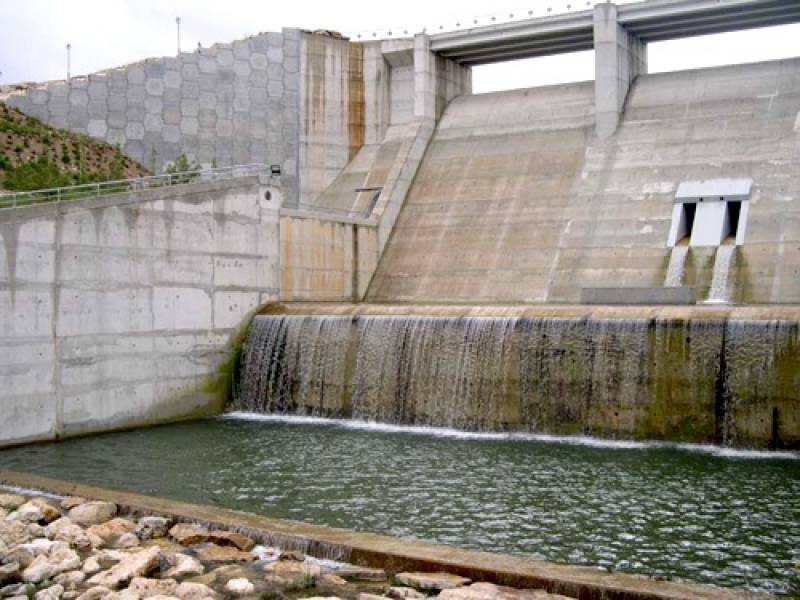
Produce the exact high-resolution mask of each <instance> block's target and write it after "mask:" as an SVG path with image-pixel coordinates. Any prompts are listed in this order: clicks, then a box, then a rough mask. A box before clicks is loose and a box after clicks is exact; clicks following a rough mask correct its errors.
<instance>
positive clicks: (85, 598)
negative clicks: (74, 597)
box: [78, 585, 111, 600]
mask: <svg viewBox="0 0 800 600" xmlns="http://www.w3.org/2000/svg"><path fill="white" fill-rule="evenodd" d="M110 595H111V590H110V589H108V588H107V587H103V586H100V585H96V586H94V587H92V588H89V589H88V590H86V591H85V592H84V593H82V594H81V595H80V596H78V600H103V599H104V598H107V597H109V596H110Z"/></svg>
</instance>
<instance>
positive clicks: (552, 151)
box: [367, 59, 800, 304]
mask: <svg viewBox="0 0 800 600" xmlns="http://www.w3.org/2000/svg"><path fill="white" fill-rule="evenodd" d="M798 90H800V59H791V60H784V61H774V62H769V63H760V64H753V65H738V66H735V67H722V68H713V69H702V70H696V71H683V72H677V73H662V74H656V75H640V76H639V77H638V78H637V79H636V81H635V82H634V84H633V86H632V88H631V92H630V95H629V97H628V100H627V103H626V106H625V111H624V113H623V115H622V121H621V124H620V128H619V130H618V131H617V133H616V134H615V135H614V136H612V137H611V138H610V139H607V140H600V139H599V138H598V137H597V136H596V135H595V131H594V125H595V115H594V106H593V84H592V83H591V82H588V83H577V84H569V85H561V86H553V87H546V88H535V89H530V90H516V91H509V92H499V93H494V94H482V95H473V96H461V97H459V98H456V99H455V100H453V101H452V102H451V103H450V104H449V105H448V107H447V109H446V110H445V113H444V115H443V117H442V119H441V121H440V123H439V125H438V128H437V131H436V133H435V135H434V137H433V139H432V141H431V143H430V145H429V147H428V151H427V153H426V155H425V157H424V159H423V161H422V164H421V166H420V168H419V171H418V173H417V176H416V179H415V180H414V183H413V186H412V187H411V190H410V192H409V194H408V197H407V199H406V201H405V204H404V206H403V209H402V211H401V213H400V215H399V217H398V219H397V222H396V225H395V227H394V230H393V232H392V237H391V239H390V240H389V242H388V244H387V247H386V249H385V251H384V254H383V257H382V259H381V262H380V264H379V266H378V270H377V272H376V274H375V277H374V278H373V281H372V284H371V286H370V288H369V292H368V294H367V299H368V300H369V301H373V302H390V303H398V302H402V303H406V302H409V303H413V302H463V303H472V302H481V303H492V302H500V303H502V302H533V303H553V302H573V303H574V302H579V301H580V298H581V290H582V289H584V288H594V287H609V286H613V287H620V288H627V287H662V286H664V285H665V280H666V278H667V275H668V268H669V266H668V265H669V263H670V254H671V248H669V247H668V246H667V239H668V236H669V230H670V223H671V214H672V210H673V200H674V196H675V191H676V188H677V186H678V184H679V183H680V182H682V181H687V180H707V179H714V178H749V179H752V181H753V185H754V189H753V193H752V197H751V202H750V214H749V217H748V219H747V223H746V236H745V237H744V245H741V246H739V247H738V250H737V260H736V261H733V262H731V263H730V264H729V265H728V266H729V267H730V269H729V273H728V279H729V281H730V282H731V283H732V284H733V285H732V286H730V289H729V292H731V295H730V296H729V297H728V298H727V299H728V300H730V301H733V302H743V303H755V304H764V303H797V302H800V284H799V283H798V282H800V280H798V278H797V276H796V268H797V264H798V263H797V260H798V258H797V257H798V251H797V242H798V239H800V238H798V232H800V228H798V226H797V223H798V218H800V216H798V212H797V208H796V204H797V202H796V199H797V198H798V197H800V177H798V173H800V171H798V169H797V143H798V139H800V138H798V135H800V129H799V128H800V125H798V123H800V120H798V108H799V107H800V95H799V94H798ZM741 226H744V224H741ZM714 255H715V253H714V252H713V248H692V249H691V251H690V252H689V257H688V259H687V260H686V265H685V270H684V272H683V273H682V275H681V285H686V286H691V287H694V288H695V289H696V291H697V294H696V295H697V298H698V300H705V299H707V298H708V297H709V294H710V288H711V284H712V278H713V272H714Z"/></svg>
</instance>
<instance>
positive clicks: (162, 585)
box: [128, 577, 178, 598]
mask: <svg viewBox="0 0 800 600" xmlns="http://www.w3.org/2000/svg"><path fill="white" fill-rule="evenodd" d="M177 587H178V582H177V581H175V580H174V579H148V578H146V577H134V578H133V579H132V580H131V583H130V585H129V586H128V590H130V591H132V592H136V593H137V594H138V595H139V597H140V598H150V597H152V596H173V595H175V588H177Z"/></svg>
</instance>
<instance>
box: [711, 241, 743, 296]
mask: <svg viewBox="0 0 800 600" xmlns="http://www.w3.org/2000/svg"><path fill="white" fill-rule="evenodd" d="M735 256H736V246H734V245H725V246H720V247H719V248H717V254H716V257H715V258H714V272H713V274H712V275H711V288H710V289H709V290H708V299H707V300H706V302H707V303H709V304H722V303H727V302H730V300H731V289H730V288H731V281H730V271H731V267H732V266H733V263H734V258H735Z"/></svg>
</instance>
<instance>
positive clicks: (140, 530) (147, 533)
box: [133, 517, 172, 540]
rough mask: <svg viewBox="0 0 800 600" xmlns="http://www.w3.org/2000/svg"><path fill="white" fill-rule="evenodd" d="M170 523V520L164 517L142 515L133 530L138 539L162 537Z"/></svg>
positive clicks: (167, 530)
mask: <svg viewBox="0 0 800 600" xmlns="http://www.w3.org/2000/svg"><path fill="white" fill-rule="evenodd" d="M171 523H172V521H170V519H167V518H165V517H142V518H141V519H139V522H138V523H137V524H136V528H135V529H134V530H133V532H134V533H135V534H136V535H137V537H138V538H139V539H140V540H150V539H153V538H162V537H164V536H165V535H167V533H168V532H169V526H170V524H171Z"/></svg>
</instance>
